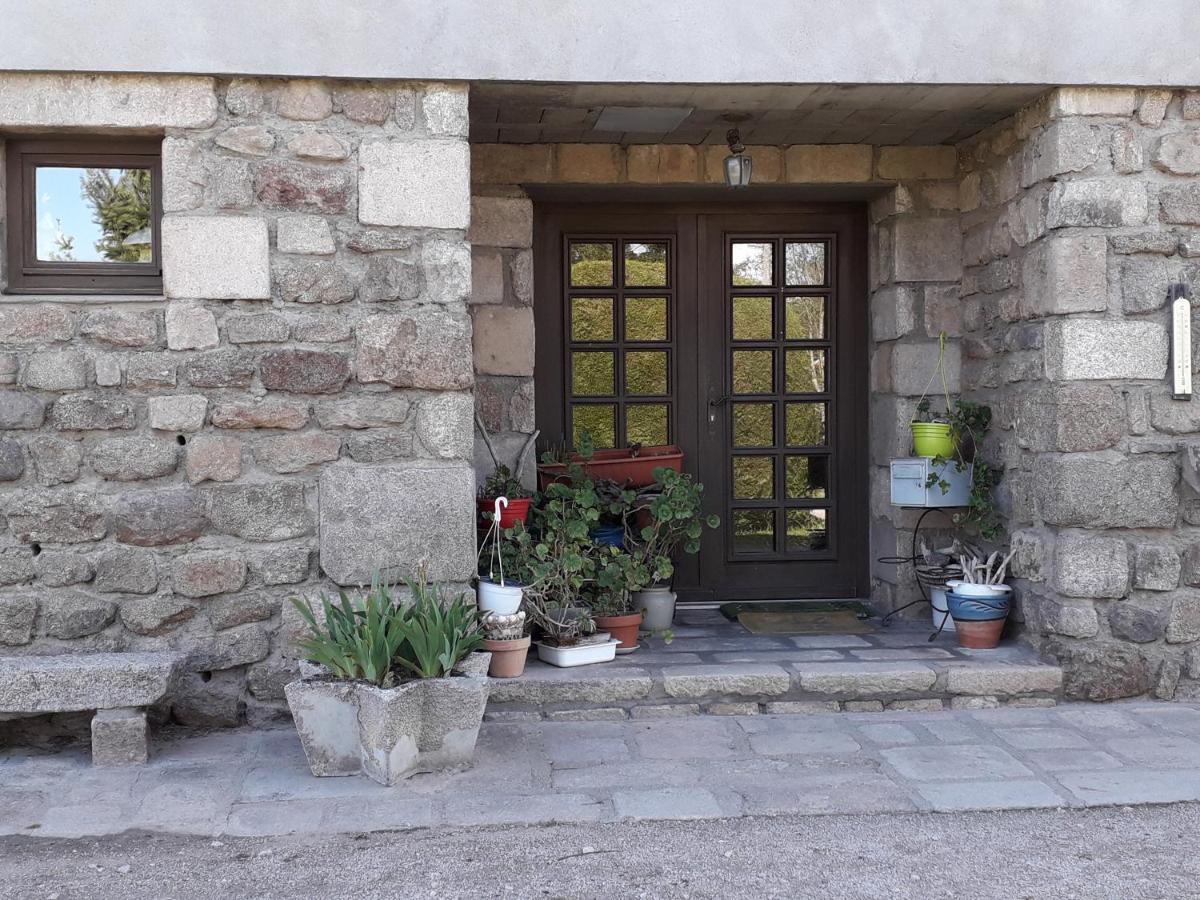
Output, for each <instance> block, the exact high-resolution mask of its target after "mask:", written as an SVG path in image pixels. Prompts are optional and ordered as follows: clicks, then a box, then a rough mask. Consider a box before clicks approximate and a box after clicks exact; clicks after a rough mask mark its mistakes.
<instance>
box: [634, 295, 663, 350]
mask: <svg viewBox="0 0 1200 900" xmlns="http://www.w3.org/2000/svg"><path fill="white" fill-rule="evenodd" d="M666 339H667V298H666V297H626V298H625V340H627V341H665V340H666Z"/></svg>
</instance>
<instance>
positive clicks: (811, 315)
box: [784, 297, 825, 341]
mask: <svg viewBox="0 0 1200 900" xmlns="http://www.w3.org/2000/svg"><path fill="white" fill-rule="evenodd" d="M784 309H785V313H784V318H785V320H786V321H785V326H786V331H787V339H788V340H789V341H819V340H823V339H824V337H825V298H824V297H788V298H787V299H786V300H785V301H784Z"/></svg>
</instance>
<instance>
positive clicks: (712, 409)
mask: <svg viewBox="0 0 1200 900" xmlns="http://www.w3.org/2000/svg"><path fill="white" fill-rule="evenodd" d="M728 402H729V395H728V394H726V395H725V396H724V397H710V398H709V400H708V424H709V425H712V424H713V423H714V422H716V421H717V410H718V409H720V408H721V407H722V406H724V405H725V404H726V403H728Z"/></svg>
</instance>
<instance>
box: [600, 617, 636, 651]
mask: <svg viewBox="0 0 1200 900" xmlns="http://www.w3.org/2000/svg"><path fill="white" fill-rule="evenodd" d="M641 624H642V614H641V613H640V612H636V613H629V614H628V615H625V616H596V627H597V628H598V629H599V630H601V631H607V632H608V633H609V634H611V635H612V636H613V637H614V638H616V639H617V640H618V641H619V642H620V643H618V644H617V652H618V653H632V652H633V651H634V650H636V649H637V645H638V642H637V640H638V628H640V627H641Z"/></svg>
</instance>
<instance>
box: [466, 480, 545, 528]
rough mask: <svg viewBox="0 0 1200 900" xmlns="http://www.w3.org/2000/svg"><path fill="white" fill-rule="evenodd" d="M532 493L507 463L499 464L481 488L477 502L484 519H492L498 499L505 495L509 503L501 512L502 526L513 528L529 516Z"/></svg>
mask: <svg viewBox="0 0 1200 900" xmlns="http://www.w3.org/2000/svg"><path fill="white" fill-rule="evenodd" d="M531 496H532V495H531V494H530V492H529V491H528V490H526V489H525V486H524V485H522V484H521V482H520V480H519V479H518V478H517V476H515V475H514V474H513V473H512V471H511V470H510V469H509V468H508V466H506V465H498V466H496V468H494V469H493V470H492V474H491V475H489V476H488V477H487V480H485V481H484V482H483V486H482V487H480V488H479V497H478V499H477V500H476V504H477V505H478V507H479V514H480V516H482V517H483V518H484V519H491V518H493V516H494V515H495V514H494V512H493V509H494V506H495V503H496V500H497V499H498V498H500V497H504V498H505V499H506V500H507V501H508V503H507V505H506V506H505V507H504V508H503V509H502V510H501V513H500V520H499V522H500V527H501V528H512V527H513V526H515V525H516V524H517V523H518V522H525V521H527V520H528V518H529V504H530V499H531Z"/></svg>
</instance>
